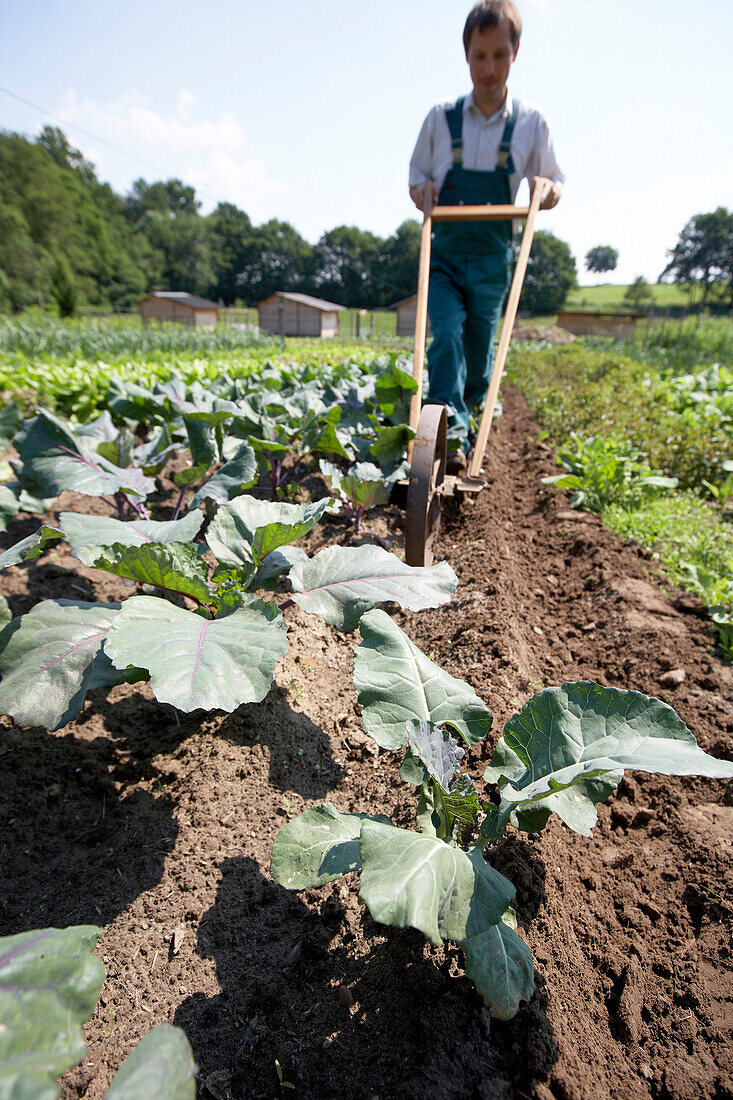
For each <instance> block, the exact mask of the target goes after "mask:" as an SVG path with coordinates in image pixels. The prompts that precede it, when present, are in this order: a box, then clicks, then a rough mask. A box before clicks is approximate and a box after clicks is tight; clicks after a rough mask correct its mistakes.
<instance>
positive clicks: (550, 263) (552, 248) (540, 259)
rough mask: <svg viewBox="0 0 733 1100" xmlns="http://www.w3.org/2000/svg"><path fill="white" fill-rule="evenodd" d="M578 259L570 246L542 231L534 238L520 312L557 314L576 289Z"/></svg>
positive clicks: (551, 234)
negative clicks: (574, 288)
mask: <svg viewBox="0 0 733 1100" xmlns="http://www.w3.org/2000/svg"><path fill="white" fill-rule="evenodd" d="M576 282H577V270H576V267H575V258H574V256H573V254H572V252H571V251H570V247H569V245H567V244H566V243H565V241H561V240H560V238H559V237H556V236H555V234H554V233H549V232H548V231H547V230H544V229H540V230H539V231H538V232H537V233H535V235H534V240H533V241H532V250H531V252H530V254H529V262H528V264H527V273H526V275H525V277H524V286H523V288H522V293H521V296H520V298H519V308H520V309H523V310H527V311H528V312H529V313H533V314H548V313H556V312H557V310H558V309H562V306H563V303H564V301H565V298H566V297H567V294H568V291H570V290H572V288H573V287H574V286H575V285H576Z"/></svg>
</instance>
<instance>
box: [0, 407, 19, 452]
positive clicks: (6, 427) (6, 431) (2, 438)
mask: <svg viewBox="0 0 733 1100" xmlns="http://www.w3.org/2000/svg"><path fill="white" fill-rule="evenodd" d="M22 423H23V413H22V411H21V408H20V405H19V404H18V402H17V401H15V400H13V401H11V402H10V404H9V405H6V406H5V408H4V409H0V451H4V450H6V449H7V448H8V447H9V446H10V440H11V439H12V438H13V436H14V435H15V433H16V432H17V431H18V429H19V428H20V426H21V424H22Z"/></svg>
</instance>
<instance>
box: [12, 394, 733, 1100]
mask: <svg viewBox="0 0 733 1100" xmlns="http://www.w3.org/2000/svg"><path fill="white" fill-rule="evenodd" d="M503 396H504V415H503V417H502V418H501V419H500V420H499V421H498V422H497V424H496V426H495V430H494V432H493V435H492V438H491V440H490V443H489V448H488V452H487V456H486V473H487V477H488V481H489V486H488V489H487V490H486V491H484V492H483V493H481V494H480V495H479V496H478V497H477V498H475V499H473V498H468V497H466V498H463V499H462V501H460V502H459V501H458V499H453V500H449V501H448V502H447V506H446V511H445V515H444V523H443V531H442V535H441V539H440V543H439V546H438V552H439V554H440V555H441V556H444V557H445V558H447V559H448V560H449V561H450V563H451V564H452V565H453V567H454V568H455V569H456V571H457V573H458V575H459V578H460V585H459V587H458V589H457V591H456V594H455V597H454V599H453V602H452V603H451V604H449V605H447V606H445V607H442V608H440V609H437V610H434V611H425V612H421V613H419V614H408V613H404V612H398V613H396V615H395V618H396V620H397V621H398V622H399V624H400V625H401V626H402V627H403V629H405V630H406V631H407V632H408V633H409V634H410V636H411V637H412V638H413V639H414V640H415V642H416V643H417V644H418V645H419V646H420V647H421V648H422V649H423V650H424V651H425V652H428V653H430V654H431V655H432V657H433V659H434V660H435V661H437V662H438V663H439V664H440V665H441V666H443V667H444V668H446V669H447V670H448V671H449V672H450V673H452V674H453V675H454V676H458V677H461V678H463V679H465V680H467V681H468V682H469V683H470V684H471V685H472V686H473V687H474V688H475V689H476V691H477V692H478V693H479V694H480V695H481V697H482V698H483V699H484V700H485V701H486V702H487V703H488V705H489V706H490V708H491V710H492V712H493V714H494V719H495V721H494V729H493V731H492V734H491V735H490V737H489V739H488V743H487V744H486V745H484V746H476V747H475V748H474V749H473V750H472V751H471V753H470V754H469V755H468V770H469V771H470V772H471V774H472V775H473V776H474V777H475V778H476V780H477V781H478V783H479V786H480V787H481V786H482V784H481V774H482V771H483V768H484V766H485V762H486V761H487V759H488V757H489V756H490V754H491V750H492V748H493V745H494V744H495V742H496V739H497V738H498V736H499V734H500V732H501V730H502V728H503V725H504V723H505V721H506V720H507V719H508V718H509V717H510V715H511V714H512V713H514V712H515V711H516V710H518V709H519V708H520V707H521V705H522V704H523V703H524V702H525V701H526V699H527V698H528V697H529V696H530V695H532V694H533V693H534V692H535V691H536V690H539V688H540V687H543V686H548V685H551V684H558V683H561V682H564V681H568V680H579V679H593V680H597V681H599V682H601V683H603V684H608V685H613V686H617V687H628V688H636V689H638V690H641V691H644V692H646V693H648V694H653V695H661V696H662V697H664V698H666V699H668V701H669V702H670V703H672V705H673V706H674V707H675V708H676V709H677V711H678V712H679V714H680V715H681V716H682V717H683V718H684V720H685V721H686V722H687V724H688V726H689V727H690V729H691V730H692V731H693V732H694V733H695V735H696V737H697V739H698V742H699V743H700V744H701V746H702V747H703V748H704V749H705V750H706V751H708V752H711V753H713V754H714V755H716V756H720V757H728V758H730V756H731V755H732V750H733V706H732V702H733V675H732V671H731V668H730V667H729V666H727V665H725V664H723V663H722V662H721V661H720V660H719V659H718V657H717V656H716V655H715V652H714V648H713V639H712V635H711V633H710V631H709V628H708V625H707V624H706V622H705V620H704V618H703V617H702V616H701V608H700V607H699V606H698V604H697V603H696V602H695V601H694V600H692V599H690V598H689V597H687V598H686V597H680V596H677V598H675V594H674V593H672V594H666V593H665V592H664V591H663V590H662V589H661V588H660V587H659V586H658V585H656V584H655V583H653V581H652V579H650V575H649V565H650V563H649V562H648V560H647V559H646V556H645V554H644V553H643V552H642V551H641V550H640V548H638V547H636V546H635V545H633V544H630V543H625V544H624V543H622V542H620V541H619V540H618V539H617V538H616V537H615V536H614V535H612V534H611V533H609V532H608V531H607V530H605V529H604V527H603V526H602V525H601V523H600V521H599V520H598V519H596V518H595V517H591V516H587V515H583V514H581V513H577V512H572V511H569V510H568V507H567V502H566V500H565V498H564V497H563V496H562V494H559V493H556V492H555V491H553V492H552V493H551V494H549V493H548V492H547V491H546V490H545V489H544V488H543V487H542V485H541V482H540V478H541V476H542V475H543V474H545V473H551V472H554V470H555V467H554V465H553V462H552V455H551V453H550V451H549V450H548V448H547V447H546V446H545V445H544V444H543V443H538V442H536V438H537V434H538V425H537V424H536V422H534V421H533V419H532V418H531V416H530V415H529V413H528V410H527V408H526V405H525V404H524V402H523V400H522V399H521V397H520V396H519V395H518V393H517V392H516V391H515V390H513V389H512V388H510V387H509V386H507V387H506V389H505V391H504V395H503ZM73 503H74V501H73V498H72V497H71V496H70V495H65V496H64V498H63V499H62V500H61V501H60V502H59V508H60V510H61V509H65V508H68V507H69V505H70V504H73ZM88 504H89V501H88V500H87V501H82V500H81V499H80V500H79V506H80V507H82V506H84V507H88ZM47 518H48V519H53V518H54V517H53V516H52V515H51V516H48V517H47ZM379 522H380V524H381V527H382V528H384V529H385V530H389V531H390V532H391V533H392V536H393V537H394V539H395V544H396V548H397V549H399V544H400V540H401V524H402V515H401V513H400V512H399V511H398V510H397V509H395V508H388V509H385V510H384V512H383V513H382V516H381V518H380V521H379ZM37 525H38V520H37V519H33V520H27V519H22V520H18V521H15V522H14V523H13V524H12V525H11V528H10V529H9V531H8V532H7V533H6V535H5V536H4V540H3V545H5V546H7V545H11V544H12V543H14V542H15V541H17V540H18V539H19V538H20V537H22V536H23V535H25V534H28V533H29V532H30V530H33V529H35V527H37ZM380 533H382V532H381V530H380ZM97 582H101V583H100V584H97ZM93 586H94V587H95V588H96V590H97V592H98V593H99V598H103V599H107V598H110V597H113V596H114V595H115V593H116V592H117V593H118V594H119V595H123V594H128V593H129V589H124V588H123V587H122V586H121V582H119V581H118V580H117V579H116V578H110V577H108V576H107V575H106V574H99V573H96V574H95V573H94V571H88V570H85V569H84V568H83V567H81V566H80V565H79V563H78V562H77V561H76V560H75V559H73V558H71V557H69V556H68V554H67V553H66V551H65V550H64V549H57V550H53V551H52V552H51V553H50V554H47V555H46V556H45V557H43V558H41V559H39V560H38V561H37V562H34V563H31V564H29V565H26V566H23V567H22V568H13V569H10V570H8V572H7V574H6V575H5V577H4V583H3V592H4V594H5V595H7V596H9V598H10V603H11V606H12V608H13V611H14V613H16V614H18V613H20V612H22V611H24V610H27V609H28V607H30V606H31V605H32V604H33V603H35V602H36V601H37V600H38V599H41V598H45V597H49V596H56V597H60V596H66V597H69V596H70V595H71V596H72V597H73V596H75V597H77V598H82V599H84V598H87V599H88V598H92V587H93ZM285 614H286V618H287V621H288V624H289V645H288V651H287V653H286V655H285V657H284V658H283V659H282V661H281V662H280V664H279V665H278V669H277V673H276V685H275V686H274V687H273V689H272V690H271V691H270V693H269V695H268V697H267V698H266V699H265V701H264V702H262V703H261V704H257V705H248V706H243V707H240V708H239V710H237V711H236V712H235V713H233V714H231V715H226V716H222V715H221V714H202V713H200V712H199V713H197V714H193V715H178V716H177V715H176V714H175V713H174V711H173V710H172V708H170V707H168V706H166V705H162V704H159V703H157V702H156V701H155V700H154V699H153V698H152V696H151V694H150V692H149V690H148V689H147V688H146V687H143V688H142V689H141V688H140V687H128V686H125V687H121V688H116V689H114V690H113V691H112V692H110V693H109V695H108V696H107V697H106V698H104V697H102V696H98V695H95V696H94V697H93V698H92V699H91V700H90V701H89V702H88V703H87V706H86V709H85V710H84V712H83V714H82V715H81V716H80V718H79V720H78V721H77V722H76V723H74V724H73V725H72V726H70V727H68V728H66V729H64V730H61V731H59V732H57V733H54V734H50V733H47V732H46V731H45V730H41V729H30V730H22V731H21V730H19V729H17V728H15V727H13V726H12V725H11V723H10V721H9V720H7V719H5V720H3V727H4V728H3V733H2V739H1V740H0V756H1V757H2V765H3V766H2V773H1V775H0V805H2V824H1V826H0V828H1V832H0V836H1V838H2V844H1V846H0V847H1V851H0V862H1V868H0V873H1V874H2V881H3V887H4V889H3V891H2V897H1V898H0V933H2V934H11V933H16V932H20V931H23V930H26V929H31V928H37V927H45V926H67V925H70V924H82V923H94V924H99V925H100V926H101V928H102V934H101V937H100V940H99V947H98V953H99V955H100V957H101V958H102V959H103V961H104V963H105V966H106V968H107V981H106V983H105V986H104V990H103V992H102V996H101V1000H100V1003H99V1005H98V1008H97V1011H96V1013H95V1016H94V1017H93V1019H92V1020H91V1021H90V1022H89V1024H88V1025H87V1027H86V1028H85V1034H86V1038H87V1042H88V1055H87V1057H86V1058H85V1059H84V1061H83V1062H82V1064H81V1065H80V1066H79V1067H77V1068H76V1069H74V1070H72V1071H70V1072H69V1073H68V1074H67V1075H66V1076H65V1078H64V1079H63V1096H64V1097H65V1098H67V1100H68V1098H77V1097H85V1098H88V1100H98V1098H101V1097H102V1096H103V1095H104V1092H105V1089H106V1087H107V1086H108V1084H109V1081H110V1079H111V1077H112V1074H113V1072H114V1071H115V1069H116V1068H117V1067H118V1066H119V1064H120V1063H121V1062H122V1060H123V1058H124V1057H125V1056H126V1055H127V1054H128V1053H129V1051H130V1049H131V1048H132V1046H133V1045H134V1044H135V1043H136V1042H137V1041H138V1040H139V1039H140V1038H141V1037H142V1036H143V1035H144V1034H145V1033H146V1032H147V1031H149V1030H150V1029H151V1028H152V1027H153V1026H154V1025H155V1024H157V1023H159V1022H162V1021H169V1022H171V1023H175V1024H178V1025H180V1026H181V1027H183V1028H184V1030H185V1032H186V1034H187V1036H188V1038H189V1040H190V1042H191V1044H192V1046H193V1050H194V1055H195V1058H196V1061H197V1062H198V1065H199V1067H200V1073H199V1095H200V1096H201V1097H205V1098H207V1100H208V1098H214V1100H221V1098H229V1100H244V1098H248V1100H250V1098H255V1097H262V1098H268V1100H269V1098H271V1097H278V1096H296V1097H304V1098H313V1100H316V1098H331V1097H333V1098H336V1097H338V1098H341V1097H344V1096H350V1097H354V1098H355V1100H376V1098H378V1100H393V1098H399V1100H423V1098H424V1097H426V1096H430V1097H431V1098H432V1100H444V1098H445V1100H447V1098H473V1097H476V1098H479V1100H510V1098H512V1097H516V1098H518V1100H527V1098H528V1097H531V1098H534V1100H552V1098H555V1100H605V1098H609V1100H610V1098H613V1100H632V1098H637V1097H652V1098H654V1100H699V1098H700V1097H715V1098H716V1100H724V1098H730V1097H732V1096H733V1078H732V1076H731V1074H732V1070H733V1055H732V1053H731V1051H732V1050H733V1047H732V1046H731V1043H730V1027H731V1021H732V1020H733V980H732V970H733V965H732V962H731V952H730V931H731V924H732V923H733V922H732V917H733V907H732V904H731V900H730V885H731V879H732V878H733V871H732V870H731V862H730V853H731V840H730V837H731V825H732V824H733V789H732V788H731V786H730V785H729V784H725V783H723V782H720V781H712V780H706V779H696V778H688V779H677V778H667V777H663V776H648V775H643V774H641V773H627V775H626V778H625V779H624V780H623V782H622V783H621V785H620V787H619V788H618V791H617V793H616V794H615V795H614V796H613V797H612V798H611V799H610V800H609V802H608V803H607V804H605V805H603V806H601V807H599V822H598V825H597V827H596V828H595V830H594V832H593V836H592V837H591V838H590V839H587V838H583V837H580V836H577V835H576V834H575V833H572V832H571V831H569V830H568V829H567V828H565V827H564V826H563V825H562V823H561V822H560V821H559V820H558V819H554V820H552V821H551V822H550V825H549V826H548V828H547V829H546V830H545V831H544V832H543V833H542V834H541V836H540V837H539V838H536V839H533V838H530V837H528V836H527V835H525V834H517V833H514V832H513V831H512V835H510V836H507V837H506V838H505V839H504V840H503V841H502V842H501V843H500V844H499V845H498V846H497V847H496V848H495V849H494V851H493V854H492V862H493V863H494V864H495V866H496V867H497V868H498V869H499V870H500V871H501V872H502V873H503V874H504V875H506V876H507V877H508V878H509V879H511V881H512V882H513V883H514V884H515V886H516V888H517V901H518V916H519V921H520V931H521V934H522V935H523V936H524V937H525V939H526V940H527V942H528V943H529V945H530V947H531V949H532V952H533V954H534V958H535V966H536V983H537V991H536V993H535V995H534V997H533V998H532V1000H531V1002H530V1003H529V1004H526V1005H524V1006H523V1007H522V1008H521V1009H520V1011H519V1013H518V1015H517V1016H516V1018H515V1019H514V1020H512V1021H509V1022H506V1023H500V1022H498V1021H495V1020H491V1019H490V1018H489V1015H488V1012H487V1011H486V1009H485V1008H484V1006H483V1003H482V1001H481V999H480V997H479V996H478V994H477V993H476V991H475V989H474V987H473V985H472V983H471V982H470V981H469V980H468V979H467V978H466V977H465V975H464V974H463V971H462V967H461V956H460V953H459V952H458V950H457V949H455V948H454V947H452V946H450V945H446V946H445V947H443V948H434V947H431V946H429V945H427V944H426V943H425V941H424V939H423V938H422V936H421V935H420V934H418V933H417V932H414V931H412V930H402V931H400V930H398V929H392V928H385V927H383V926H380V925H377V924H375V923H374V922H373V921H372V920H371V919H370V917H369V915H368V913H366V911H365V909H364V907H363V906H361V905H360V904H359V903H358V901H357V897H356V882H355V877H354V876H350V877H349V878H346V879H343V880H341V881H338V882H336V883H333V884H331V885H329V886H326V887H324V888H323V889H321V890H313V891H310V890H308V891H303V892H302V893H299V894H294V893H289V892H288V891H287V890H285V889H283V888H281V887H280V886H278V885H276V884H275V883H274V882H273V881H272V879H271V878H270V875H269V872H268V867H269V859H270V850H271V847H272V842H273V840H274V838H275V835H276V834H277V832H278V830H279V829H280V828H281V827H282V826H283V825H284V824H285V823H286V821H287V820H288V818H289V817H291V816H292V815H294V814H297V813H299V812H300V811H301V810H302V809H304V808H305V807H307V806H309V805H312V804H314V803H316V802H319V801H323V800H326V799H329V800H331V801H332V802H333V803H334V804H335V805H336V806H337V807H338V808H339V809H340V810H343V811H352V810H365V811H371V812H376V811H380V812H384V813H388V814H391V815H392V816H393V818H394V820H395V821H396V822H397V823H398V824H404V825H409V824H412V823H413V820H414V817H413V815H414V795H413V789H412V788H407V787H406V786H405V785H404V784H402V783H401V782H400V780H399V777H398V763H399V761H398V757H397V756H396V755H395V754H393V753H390V752H387V751H383V750H380V749H379V748H378V747H377V746H376V745H375V744H374V743H373V742H372V741H371V739H370V738H368V737H366V736H365V735H364V733H363V732H362V729H361V725H360V721H359V714H358V712H359V707H358V705H357V702H356V696H355V693H354V690H353V685H352V682H351V671H350V667H349V665H350V660H351V655H352V652H353V647H354V645H355V644H356V642H357V641H358V636H357V635H351V636H344V635H341V634H339V633H337V632H336V631H335V630H332V629H331V628H329V627H327V626H326V625H325V624H324V623H323V622H322V621H321V619H320V618H318V617H317V616H310V615H307V614H306V613H305V612H303V611H302V610H300V609H299V608H297V607H294V608H290V609H288V610H287V611H286V612H285ZM670 674H671V675H670ZM276 1060H277V1062H278V1063H279V1065H280V1068H281V1071H282V1076H283V1084H282V1085H281V1084H280V1082H279V1080H278V1074H277V1072H276ZM285 1082H288V1083H291V1084H292V1085H294V1086H295V1087H294V1089H291V1088H289V1087H286V1085H285Z"/></svg>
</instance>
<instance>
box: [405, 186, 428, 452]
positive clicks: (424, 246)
mask: <svg viewBox="0 0 733 1100" xmlns="http://www.w3.org/2000/svg"><path fill="white" fill-rule="evenodd" d="M423 194H424V198H423V223H422V229H421V231H420V263H419V266H418V269H417V301H416V302H415V352H414V356H413V361H412V377H413V378H414V379H415V382H416V383H417V389H416V390H415V392H414V393H413V395H412V399H411V401H410V420H409V424H410V427H411V428H412V430H413V431H417V422H418V420H419V419H420V407H421V405H422V376H423V369H424V366H425V340H426V336H427V327H428V282H429V280H430V237H431V234H432V231H433V223H432V217H431V213H432V210H433V184H432V180H428V181H427V183H426V184H425V190H424V192H423ZM407 459H408V461H409V462H412V440H410V443H409V445H408V448H407Z"/></svg>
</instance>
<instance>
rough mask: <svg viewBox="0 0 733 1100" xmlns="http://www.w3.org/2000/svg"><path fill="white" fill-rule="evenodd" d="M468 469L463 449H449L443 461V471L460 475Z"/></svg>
mask: <svg viewBox="0 0 733 1100" xmlns="http://www.w3.org/2000/svg"><path fill="white" fill-rule="evenodd" d="M467 469H468V459H467V458H466V456H465V455H464V453H463V451H451V453H450V454H449V455H448V458H447V460H446V463H445V472H446V473H447V474H454V475H455V476H456V477H462V476H463V475H464V474H465V473H466V470H467Z"/></svg>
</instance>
